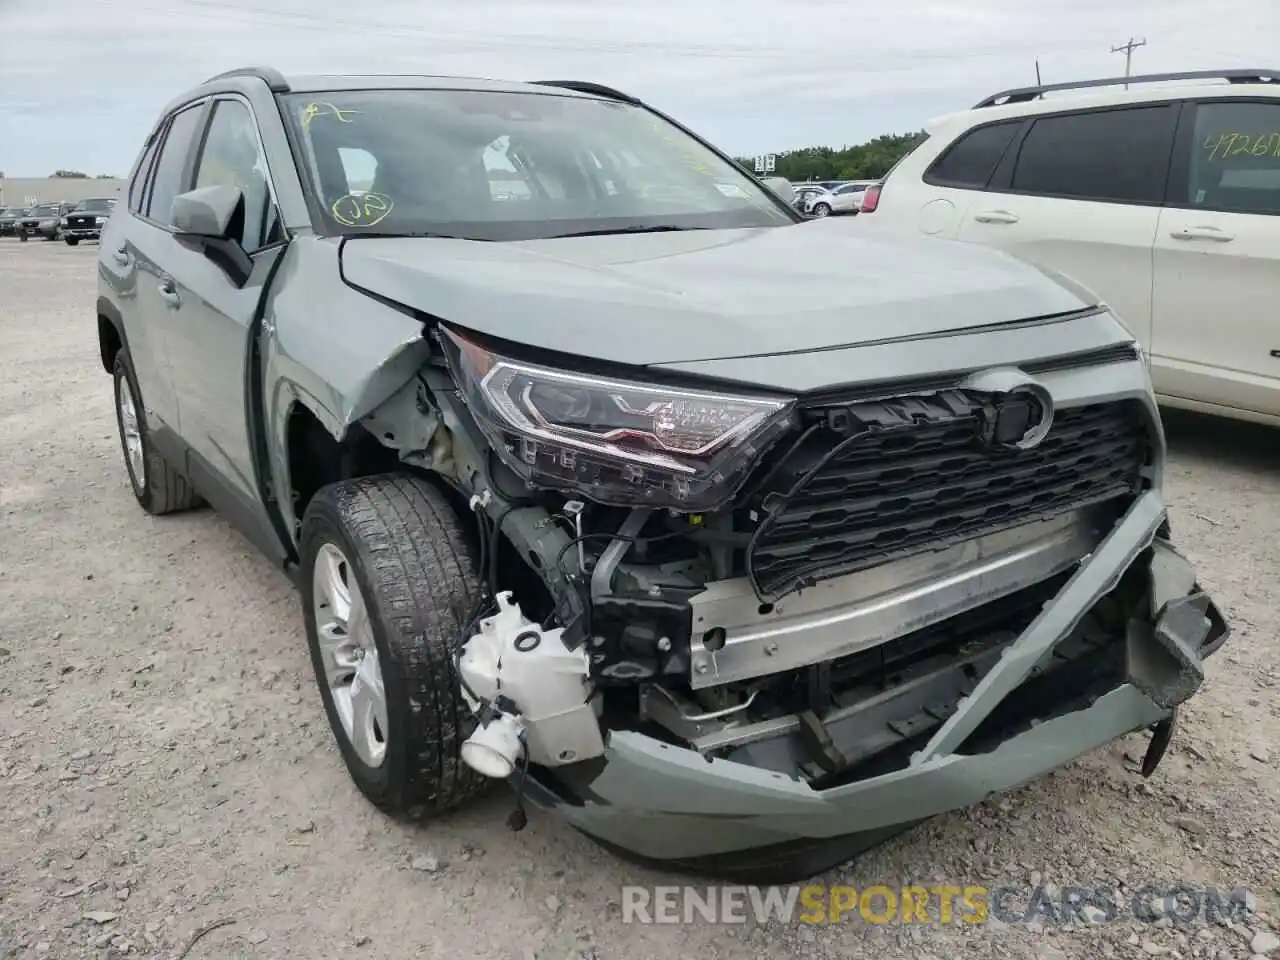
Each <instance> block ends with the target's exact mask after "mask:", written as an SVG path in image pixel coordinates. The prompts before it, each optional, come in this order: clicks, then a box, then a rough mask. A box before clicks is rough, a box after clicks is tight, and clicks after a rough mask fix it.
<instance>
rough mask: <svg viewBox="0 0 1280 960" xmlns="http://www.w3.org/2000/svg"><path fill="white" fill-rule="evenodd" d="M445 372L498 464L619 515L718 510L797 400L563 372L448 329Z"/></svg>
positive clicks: (783, 426) (786, 419) (782, 428)
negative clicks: (643, 509) (620, 509)
mask: <svg viewBox="0 0 1280 960" xmlns="http://www.w3.org/2000/svg"><path fill="white" fill-rule="evenodd" d="M443 341H444V343H445V345H446V347H447V350H448V355H449V364H450V367H451V369H452V371H453V374H454V377H455V378H456V379H457V381H458V383H459V385H460V386H461V387H462V390H463V394H464V396H465V398H466V400H467V403H468V405H469V406H470V408H471V410H472V412H473V414H474V415H475V417H476V421H477V423H479V425H480V427H481V429H482V430H483V431H484V432H485V434H486V435H487V436H488V438H489V439H490V441H491V442H492V443H493V445H494V447H495V448H496V450H497V452H498V455H499V456H500V457H501V458H502V460H503V462H504V463H506V464H507V465H508V466H509V467H510V468H511V469H512V470H514V471H515V472H516V473H517V474H519V475H520V476H521V477H523V478H524V479H525V480H527V481H529V482H531V483H534V484H536V485H539V486H546V487H551V488H555V489H561V490H567V491H571V492H573V493H577V494H580V495H582V496H585V497H588V498H589V499H591V500H594V501H596V502H598V503H604V504H610V505H614V506H651V507H669V508H672V509H675V510H680V511H684V512H690V513H693V512H701V511H705V510H712V509H715V508H716V507H718V506H721V505H723V504H724V503H725V502H727V501H728V500H729V499H730V498H731V497H732V496H733V494H734V493H735V492H737V489H738V487H739V486H741V484H742V482H743V480H745V479H746V476H747V473H748V472H749V471H750V469H751V467H752V466H753V465H754V464H755V462H756V461H757V459H758V458H759V457H760V455H761V454H762V453H763V452H764V451H765V449H767V447H769V446H770V445H772V444H773V442H774V441H776V440H777V439H778V437H780V436H781V435H782V434H783V433H785V432H786V430H787V429H788V427H789V424H790V422H791V415H792V408H793V405H794V400H792V399H791V398H786V397H768V396H745V395H738V394H731V393H718V392H713V391H707V390H689V389H685V388H683V387H664V386H659V385H654V384H648V383H641V382H636V381H627V380H614V379H611V378H607V377H596V376H590V375H586V374H579V373H572V372H569V371H566V370H556V369H553V368H550V367H543V366H539V365H536V364H530V363H524V362H522V361H516V360H512V359H510V358H507V357H503V356H500V355H498V354H495V353H493V352H491V351H489V350H487V349H485V348H483V347H481V346H479V345H478V344H475V343H472V342H471V341H468V340H464V339H463V338H461V337H459V336H458V335H457V334H455V333H453V332H452V331H449V330H444V337H443Z"/></svg>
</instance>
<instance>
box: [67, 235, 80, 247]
mask: <svg viewBox="0 0 1280 960" xmlns="http://www.w3.org/2000/svg"><path fill="white" fill-rule="evenodd" d="M66 240H67V246H68V247H74V246H75V245H76V244H77V243H79V242H80V238H79V237H67V238H66Z"/></svg>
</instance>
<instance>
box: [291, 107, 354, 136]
mask: <svg viewBox="0 0 1280 960" xmlns="http://www.w3.org/2000/svg"><path fill="white" fill-rule="evenodd" d="M359 112H360V111H359V110H343V109H341V108H339V107H337V106H335V105H334V104H332V103H308V104H307V108H306V109H305V110H303V111H302V129H303V130H306V129H307V128H308V127H309V126H311V121H312V120H314V119H315V118H316V117H333V118H334V119H335V120H337V121H338V122H340V123H350V122H351V121H350V120H348V119H347V114H349V113H359Z"/></svg>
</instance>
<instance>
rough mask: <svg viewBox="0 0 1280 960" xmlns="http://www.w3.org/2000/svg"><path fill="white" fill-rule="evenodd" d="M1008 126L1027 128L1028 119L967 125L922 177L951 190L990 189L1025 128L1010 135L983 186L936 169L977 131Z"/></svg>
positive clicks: (930, 164)
mask: <svg viewBox="0 0 1280 960" xmlns="http://www.w3.org/2000/svg"><path fill="white" fill-rule="evenodd" d="M1006 126H1010V127H1015V128H1016V127H1018V126H1022V127H1024V128H1025V127H1026V120H1025V118H1023V117H1004V118H1002V119H999V120H991V121H988V122H987V123H978V124H974V125H973V126H972V127H966V128H965V130H964V131H963V132H962V133H961V134H960V135H959V136H957V137H955V138H953V139H952V141H951V142H950V143H948V144H947V145H946V147H944V148H943V150H942V152H941V153H939V154H938V155H937V156H936V157H934V158H933V160H931V161H930V162H929V166H928V167H927V168H925V171H924V175H923V176H922V177H921V178H920V179H921V180H923V181H924V182H925V183H927V184H929V186H931V187H945V188H947V189H949V190H976V191H983V190H986V189H988V187H989V185H990V183H991V180H992V178H994V177H995V174H996V171H997V170H999V169H1000V165H1001V164H1002V163H1004V160H1005V157H1007V156H1008V155H1009V151H1010V149H1011V148H1012V147H1013V145H1014V144H1015V143H1019V144H1020V143H1021V141H1022V137H1023V136H1025V133H1026V131H1025V129H1023V130H1018V129H1015V130H1014V131H1013V136H1012V137H1010V139H1009V142H1008V143H1007V144H1005V147H1004V150H1003V151H1002V152H1001V154H1000V157H999V159H997V160H996V162H995V165H994V166H992V168H991V175H990V176H988V177H987V181H986V183H984V184H982V186H975V185H974V184H972V183H962V182H960V181H958V180H946V179H943V178H942V177H939V176H935V175H934V170H935V169H937V167H938V165H939V164H941V163H942V162H943V161H944V160H945V159H946V158H947V157H948V156H950V154H951V153H952V151H954V150H955V149H956V148H957V147H958V146H959V145H960V144H961V143H963V142H964V141H965V140H968V139H969V137H971V136H973V134H975V133H977V132H978V131H979V130H986V129H988V128H990V127H1006ZM892 172H893V171H892V170H890V171H889V173H892ZM888 176H889V174H888V173H886V174H885V179H886V180H887V179H888Z"/></svg>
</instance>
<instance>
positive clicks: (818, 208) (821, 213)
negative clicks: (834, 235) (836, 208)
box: [813, 203, 831, 217]
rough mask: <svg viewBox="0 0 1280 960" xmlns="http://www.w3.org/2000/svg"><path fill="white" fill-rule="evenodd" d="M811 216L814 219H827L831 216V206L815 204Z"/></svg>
mask: <svg viewBox="0 0 1280 960" xmlns="http://www.w3.org/2000/svg"><path fill="white" fill-rule="evenodd" d="M813 215H814V216H815V217H829V216H830V215H831V205H830V204H828V203H815V204H814V205H813Z"/></svg>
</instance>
